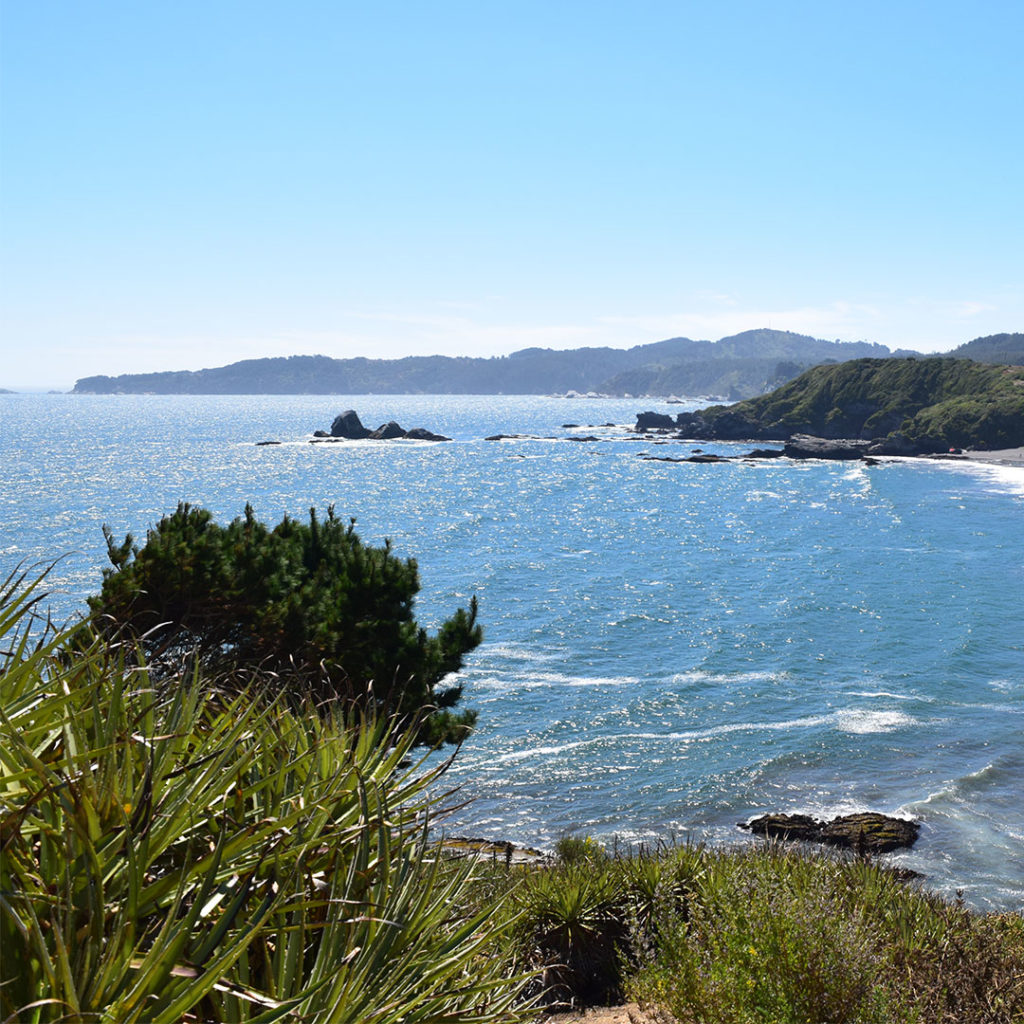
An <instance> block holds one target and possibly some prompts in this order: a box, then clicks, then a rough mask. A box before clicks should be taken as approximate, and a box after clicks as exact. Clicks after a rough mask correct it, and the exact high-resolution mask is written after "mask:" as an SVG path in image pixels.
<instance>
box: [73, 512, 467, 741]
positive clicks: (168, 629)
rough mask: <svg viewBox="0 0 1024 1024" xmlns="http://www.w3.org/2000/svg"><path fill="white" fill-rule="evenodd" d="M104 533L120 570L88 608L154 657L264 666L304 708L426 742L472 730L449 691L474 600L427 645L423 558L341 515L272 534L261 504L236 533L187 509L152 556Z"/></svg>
mask: <svg viewBox="0 0 1024 1024" xmlns="http://www.w3.org/2000/svg"><path fill="white" fill-rule="evenodd" d="M103 532H104V536H105V537H106V540H107V551H108V556H109V558H110V562H111V566H112V568H109V569H105V570H104V573H103V586H102V589H101V591H100V593H99V594H98V595H96V596H95V597H91V598H90V599H89V608H90V610H91V612H92V613H93V617H94V620H95V621H96V623H97V625H98V627H99V628H100V629H102V630H103V631H105V632H107V633H110V634H115V633H116V634H122V635H130V636H131V637H133V638H134V639H136V640H137V641H138V643H139V644H140V645H141V648H142V650H143V652H144V653H145V654H146V656H147V658H148V659H149V660H150V661H151V662H153V663H155V664H157V665H159V664H174V665H177V664H180V661H181V659H182V658H184V657H189V656H197V657H198V658H199V659H200V661H201V663H202V664H203V666H204V668H205V669H207V670H208V671H209V672H210V673H211V675H227V676H232V675H237V674H238V673H240V672H241V673H251V671H252V670H256V669H258V670H259V671H260V672H262V673H263V674H265V675H270V674H272V675H273V676H274V677H275V678H276V679H279V680H280V685H281V686H283V687H285V688H286V690H287V691H288V692H289V693H290V695H291V696H293V697H295V698H298V699H301V700H304V699H307V698H309V699H312V700H313V701H315V702H316V703H318V704H319V705H321V706H327V705H329V704H336V703H337V702H341V703H342V704H344V705H346V706H353V707H358V708H361V709H364V710H370V711H372V712H374V713H376V714H386V715H394V716H397V717H398V718H399V719H400V720H401V721H402V722H403V723H408V722H411V721H413V720H414V719H421V721H420V724H419V726H418V728H419V729H420V741H421V742H424V743H432V744H433V743H440V742H457V741H458V740H460V739H462V738H463V737H464V736H465V734H466V733H467V732H468V730H469V729H470V728H471V727H472V725H473V723H474V722H475V720H476V714H475V713H474V712H472V711H462V712H458V713H456V712H454V711H453V710H452V709H453V707H454V706H455V704H456V703H457V702H458V701H459V699H460V697H461V695H462V688H461V686H458V685H450V686H447V687H439V684H441V683H442V681H443V680H444V679H445V677H447V676H448V675H450V674H451V673H453V672H457V671H458V670H459V669H460V668H461V666H462V664H463V659H464V657H465V655H466V654H467V653H468V652H469V651H471V650H473V648H475V647H476V646H477V644H479V643H480V640H481V636H482V634H481V630H480V627H479V626H478V625H477V623H476V618H477V605H476V599H475V598H474V599H473V600H472V601H471V602H470V605H469V610H468V611H467V610H465V609H463V608H459V609H458V610H457V611H456V612H455V614H454V615H452V616H451V617H450V618H449V619H447V620H446V621H445V622H444V623H443V624H442V625H441V627H440V629H439V630H438V631H437V633H436V634H435V635H433V636H428V634H427V632H426V630H424V629H422V628H421V627H420V626H418V625H417V623H416V620H415V618H414V617H413V603H414V599H415V596H416V594H417V592H418V591H419V587H420V584H419V574H418V570H417V566H416V562H415V560H414V559H411V558H409V559H404V560H403V559H401V558H398V557H397V556H395V555H394V554H393V553H392V550H391V544H390V542H389V541H387V542H385V544H384V546H383V547H369V546H366V545H364V544H363V543H362V542H361V541H360V539H359V537H358V536H357V535H356V533H355V520H351V521H350V522H348V523H347V524H346V523H343V522H342V521H341V520H340V519H338V518H337V517H336V516H335V514H334V508H333V506H332V507H331V508H329V509H328V511H327V515H326V517H325V518H324V519H323V520H322V521H321V520H320V519H319V518H318V517H317V514H316V510H315V509H310V513H309V522H308V523H305V522H299V521H297V520H295V519H292V518H290V517H288V516H285V518H284V519H283V520H282V521H281V522H280V523H278V525H277V526H275V527H274V528H273V529H272V530H271V529H268V528H267V527H266V526H265V525H264V524H263V523H261V522H260V521H259V520H257V519H256V516H255V514H254V512H253V510H252V507H251V506H246V509H245V515H244V516H241V517H239V518H237V519H235V520H234V521H232V522H231V523H230V524H228V525H227V526H226V527H225V526H220V525H219V524H217V523H216V522H215V521H214V519H213V516H212V515H211V513H210V512H209V511H207V510H206V509H203V508H197V507H193V506H191V505H189V504H187V503H182V504H179V506H178V508H177V510H176V511H175V512H174V513H173V514H171V515H169V516H165V517H164V518H163V519H161V520H160V522H159V523H158V524H157V525H156V527H154V528H153V529H151V530H149V531H148V533H147V536H146V543H145V544H143V545H142V546H141V547H140V546H138V545H136V544H135V543H134V540H133V538H132V536H131V534H129V535H128V536H127V537H126V538H125V539H124V541H123V542H122V543H117V542H115V540H114V538H113V535H112V533H111V531H110V529H109V528H108V527H106V526H105V527H104V529H103ZM424 716H425V717H424Z"/></svg>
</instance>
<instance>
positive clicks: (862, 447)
mask: <svg viewBox="0 0 1024 1024" xmlns="http://www.w3.org/2000/svg"><path fill="white" fill-rule="evenodd" d="M870 447H871V442H870V441H861V440H858V439H855V438H839V439H837V440H830V439H829V438H825V437H812V436H811V435H810V434H794V435H793V436H792V437H791V438H790V439H789V440H788V441H787V442H786V444H785V447H784V448H783V449H782V450H783V453H784V454H785V455H788V456H789V457H790V458H791V459H859V458H862V457H863V456H864V455H866V454H867V453H868V449H869V448H870Z"/></svg>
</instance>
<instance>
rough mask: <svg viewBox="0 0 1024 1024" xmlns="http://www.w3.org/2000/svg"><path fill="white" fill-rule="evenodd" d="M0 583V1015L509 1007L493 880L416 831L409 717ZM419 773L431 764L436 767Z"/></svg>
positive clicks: (386, 1012)
mask: <svg viewBox="0 0 1024 1024" xmlns="http://www.w3.org/2000/svg"><path fill="white" fill-rule="evenodd" d="M38 595H39V590H38V581H35V582H32V581H28V580H26V579H25V578H24V577H23V576H12V577H9V578H8V579H7V580H6V581H5V582H4V583H3V584H0V647H2V649H3V650H2V654H0V673H2V674H0V853H2V863H0V952H2V962H0V1019H2V1020H6V1021H18V1022H22V1021H28V1022H44V1021H61V1022H69V1024H70V1022H75V1024H77V1022H83V1024H84V1022H100V1021H110V1022H115V1021H116V1022H126V1024H127V1022H136V1021H137V1022H146V1024H161V1022H167V1024H170V1022H174V1021H200V1020H204V1021H205V1020H215V1021H231V1022H239V1024H242V1022H252V1024H255V1022H261V1024H262V1022H270V1021H276V1020H302V1021H308V1022H324V1024H328V1022H330V1024H357V1022H359V1024H392V1022H393V1024H398V1022H409V1024H413V1022H426V1021H439V1020H445V1021H453V1022H455V1021H465V1022H481V1024H483V1022H489V1021H498V1020H501V1021H512V1020H517V1019H519V1018H520V1016H522V1014H523V1013H525V1011H524V1010H521V1009H516V1006H517V1005H520V1004H521V1000H520V993H521V990H522V987H523V983H524V979H523V978H521V977H518V976H516V975H515V974H514V972H513V971H512V970H511V968H510V964H509V962H508V961H507V959H506V958H505V957H504V955H503V951H505V950H508V949H510V944H509V942H508V941H507V940H506V939H505V935H506V934H507V932H508V930H509V929H510V928H511V927H512V925H513V923H514V921H513V918H512V916H511V915H510V914H508V913H507V912H505V911H504V910H503V909H502V907H501V904H500V901H492V902H491V903H490V904H489V905H488V906H486V907H482V908H479V909H475V910H462V911H459V912H456V911H455V910H454V909H453V908H464V907H465V906H466V900H465V899H464V896H465V892H466V890H467V886H468V885H469V883H470V881H471V878H472V874H473V870H474V868H473V865H472V864H471V863H470V864H465V865H461V866H458V867H453V866H451V865H442V864H441V862H440V861H439V859H438V858H437V856H436V854H435V852H434V847H432V846H431V845H430V844H429V843H428V842H427V839H426V828H427V822H428V819H429V814H430V812H431V807H432V800H433V798H432V797H431V795H430V792H431V787H434V786H435V784H436V782H437V779H438V776H439V774H440V772H441V771H442V770H443V768H430V769H428V768H425V767H424V766H423V765H422V764H419V765H414V766H412V767H409V766H408V762H409V754H410V747H411V744H412V740H413V734H412V732H409V731H407V732H405V733H403V734H395V733H393V732H392V731H390V730H389V728H388V726H387V724H386V723H374V722H357V723H352V722H344V721H341V720H340V719H337V718H335V719H330V718H326V719H325V718H324V717H323V716H321V715H317V714H309V715H302V714H298V713H296V712H295V711H293V710H291V709H289V708H288V707H286V706H284V705H283V704H280V703H268V702H267V701H266V700H264V699H255V698H254V696H253V694H251V693H249V692H247V691H243V692H241V693H237V692H236V693H231V692H228V691H226V690H225V691H218V690H217V689H216V688H215V687H213V686H212V685H211V683H210V681H209V680H204V679H201V678H199V677H198V676H196V675H192V676H189V677H185V678H181V679H179V680H176V681H174V683H173V684H171V685H168V684H167V683H166V682H165V681H161V683H160V685H159V686H157V685H155V684H154V682H153V681H152V680H151V679H150V677H149V676H148V674H147V672H146V670H145V669H144V668H138V667H137V666H138V665H139V656H138V653H137V652H130V653H131V655H132V656H131V657H130V658H129V657H126V656H125V655H126V652H125V651H124V650H122V649H119V648H117V647H112V646H110V645H108V644H105V643H103V642H101V641H100V640H98V639H94V640H92V641H91V642H88V641H83V640H82V637H81V634H78V635H77V636H76V639H75V641H74V643H72V642H71V638H70V635H69V634H68V633H65V632H61V631H56V630H53V629H50V628H45V629H43V630H42V631H39V630H37V631H36V634H35V635H33V634H32V633H31V631H30V630H29V629H28V628H27V626H28V623H29V618H30V615H31V609H32V603H33V601H34V600H36V599H37V598H38ZM435 788H436V787H435Z"/></svg>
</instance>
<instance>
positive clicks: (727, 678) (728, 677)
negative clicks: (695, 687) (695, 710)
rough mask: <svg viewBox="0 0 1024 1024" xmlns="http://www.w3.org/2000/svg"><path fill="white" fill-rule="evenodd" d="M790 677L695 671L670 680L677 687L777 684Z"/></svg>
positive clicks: (681, 673)
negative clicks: (715, 684) (705, 684)
mask: <svg viewBox="0 0 1024 1024" xmlns="http://www.w3.org/2000/svg"><path fill="white" fill-rule="evenodd" d="M787 677H788V673H787V672H763V671H760V672H706V671H704V670H703V669H694V670H692V671H690V672H677V673H675V675H673V676H671V677H670V678H669V682H670V683H671V684H673V685H675V686H678V685H679V684H681V683H682V684H692V683H764V682H769V683H777V682H780V681H781V680H783V679H786V678H787Z"/></svg>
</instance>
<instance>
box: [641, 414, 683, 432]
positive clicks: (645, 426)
mask: <svg viewBox="0 0 1024 1024" xmlns="http://www.w3.org/2000/svg"><path fill="white" fill-rule="evenodd" d="M675 426H676V421H675V420H674V419H673V418H672V417H671V416H669V415H668V414H667V413H663V412H638V413H637V414H636V429H637V430H674V429H675Z"/></svg>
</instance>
